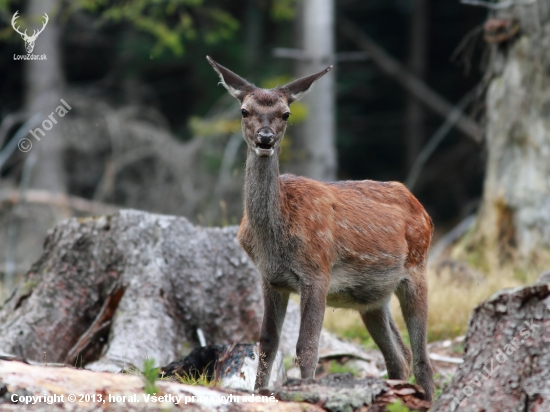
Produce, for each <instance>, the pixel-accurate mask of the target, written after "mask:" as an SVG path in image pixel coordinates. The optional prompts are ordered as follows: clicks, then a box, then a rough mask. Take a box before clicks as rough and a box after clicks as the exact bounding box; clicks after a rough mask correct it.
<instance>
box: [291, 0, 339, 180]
mask: <svg viewBox="0 0 550 412" xmlns="http://www.w3.org/2000/svg"><path fill="white" fill-rule="evenodd" d="M300 17H301V30H302V33H300V36H299V37H300V38H301V40H302V45H301V47H302V48H303V51H304V55H305V59H303V60H301V61H300V62H299V68H298V75H299V76H300V77H302V76H307V75H309V74H312V73H315V72H319V71H321V70H323V69H325V68H326V67H327V66H330V65H331V64H334V1H333V0H305V1H304V3H303V5H302V10H301V11H300ZM335 80H336V70H334V69H333V70H331V71H330V72H328V73H327V74H326V75H325V76H323V79H322V80H321V81H319V82H317V83H316V84H315V85H314V86H313V88H312V90H311V91H310V92H309V93H308V94H307V95H306V96H305V97H304V99H303V101H304V103H305V104H306V105H307V107H308V117H307V120H306V123H305V124H303V125H302V126H300V128H299V130H298V131H295V132H293V131H292V129H290V133H291V134H292V136H293V139H294V140H293V141H292V143H293V145H292V152H293V154H294V156H295V158H296V162H294V163H293V164H292V165H291V168H292V172H294V173H296V174H298V175H304V176H308V177H311V178H313V179H318V180H324V181H328V180H335V179H336V171H337V160H336V138H335V130H336V126H335V110H336V109H335ZM291 124H292V122H291Z"/></svg>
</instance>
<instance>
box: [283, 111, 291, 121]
mask: <svg viewBox="0 0 550 412" xmlns="http://www.w3.org/2000/svg"><path fill="white" fill-rule="evenodd" d="M288 116H290V113H289V112H286V113H284V114H283V120H284V121H285V122H286V121H287V120H288Z"/></svg>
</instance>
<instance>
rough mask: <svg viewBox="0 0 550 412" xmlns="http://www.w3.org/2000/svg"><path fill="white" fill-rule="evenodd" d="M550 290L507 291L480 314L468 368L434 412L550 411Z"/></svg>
mask: <svg viewBox="0 0 550 412" xmlns="http://www.w3.org/2000/svg"><path fill="white" fill-rule="evenodd" d="M543 280H544V279H543ZM546 280H548V279H546ZM541 282H542V281H541ZM549 287H550V284H543V283H538V284H536V285H534V286H529V287H524V288H517V289H512V290H505V291H501V292H499V293H497V294H495V295H494V296H493V297H491V298H490V299H488V300H487V301H485V302H483V303H482V304H480V305H479V306H477V307H476V308H475V309H474V312H473V314H472V316H471V318H470V325H469V329H468V333H467V335H466V346H465V355H464V363H462V364H461V366H460V367H459V369H458V371H457V373H456V374H455V376H454V377H453V380H452V381H451V383H450V384H449V385H448V386H447V387H446V388H445V389H444V391H443V393H442V394H441V396H440V398H439V400H438V401H437V403H436V405H435V407H434V409H433V411H434V412H442V411H445V412H447V411H456V410H460V411H464V412H468V411H476V412H477V411H543V410H549V408H550V344H549V343H550V288H549Z"/></svg>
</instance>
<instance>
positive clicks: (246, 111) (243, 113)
mask: <svg viewBox="0 0 550 412" xmlns="http://www.w3.org/2000/svg"><path fill="white" fill-rule="evenodd" d="M241 114H242V115H243V117H248V115H249V113H248V110H246V109H241Z"/></svg>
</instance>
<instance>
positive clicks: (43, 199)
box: [0, 189, 119, 215]
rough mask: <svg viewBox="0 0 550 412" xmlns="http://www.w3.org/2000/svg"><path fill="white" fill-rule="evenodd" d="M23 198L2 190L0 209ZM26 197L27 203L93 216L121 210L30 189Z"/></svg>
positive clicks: (18, 192) (17, 192)
mask: <svg viewBox="0 0 550 412" xmlns="http://www.w3.org/2000/svg"><path fill="white" fill-rule="evenodd" d="M22 196H23V194H22V193H21V191H19V190H14V189H5V190H0V208H2V207H4V206H6V205H7V206H13V205H15V204H17V203H18V202H19V201H20V200H21V198H22ZM24 197H25V202H26V203H34V204H40V205H48V206H54V207H58V208H71V209H73V210H76V211H79V212H83V213H88V214H91V215H101V214H110V213H116V212H117V211H118V210H119V209H118V208H117V207H116V206H113V205H107V204H105V203H99V202H92V201H90V200H87V199H83V198H81V197H77V196H70V195H66V194H63V193H53V192H49V191H47V190H38V189H29V190H26V191H25V193H24Z"/></svg>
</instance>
